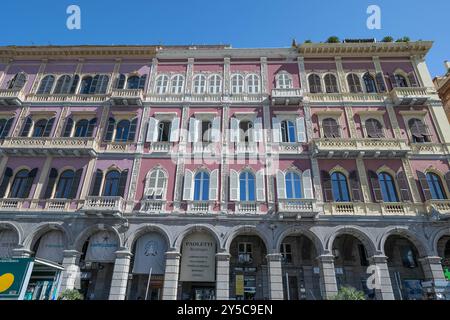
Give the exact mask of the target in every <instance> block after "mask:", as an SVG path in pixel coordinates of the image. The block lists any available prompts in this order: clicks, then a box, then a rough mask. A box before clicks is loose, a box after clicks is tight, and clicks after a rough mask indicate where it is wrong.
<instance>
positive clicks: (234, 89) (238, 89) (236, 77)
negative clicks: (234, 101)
mask: <svg viewBox="0 0 450 320" xmlns="http://www.w3.org/2000/svg"><path fill="white" fill-rule="evenodd" d="M231 93H232V94H241V93H244V77H243V76H242V75H240V74H233V75H232V76H231Z"/></svg>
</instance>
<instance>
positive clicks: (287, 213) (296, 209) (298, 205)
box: [278, 199, 319, 220]
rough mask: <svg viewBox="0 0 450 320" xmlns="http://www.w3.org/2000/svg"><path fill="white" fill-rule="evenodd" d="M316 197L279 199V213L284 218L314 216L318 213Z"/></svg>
mask: <svg viewBox="0 0 450 320" xmlns="http://www.w3.org/2000/svg"><path fill="white" fill-rule="evenodd" d="M318 213H319V212H318V210H317V208H316V200H315V199H283V200H278V215H279V217H280V219H284V218H292V217H294V218H296V219H297V220H298V219H301V218H312V217H316V216H317V215H318Z"/></svg>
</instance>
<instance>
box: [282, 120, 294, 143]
mask: <svg viewBox="0 0 450 320" xmlns="http://www.w3.org/2000/svg"><path fill="white" fill-rule="evenodd" d="M280 127H281V141H282V142H295V124H294V122H293V121H290V120H283V121H281V122H280Z"/></svg>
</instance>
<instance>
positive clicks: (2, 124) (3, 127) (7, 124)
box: [0, 118, 14, 139]
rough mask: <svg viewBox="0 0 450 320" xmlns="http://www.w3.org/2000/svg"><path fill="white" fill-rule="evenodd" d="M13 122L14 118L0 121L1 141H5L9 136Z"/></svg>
mask: <svg viewBox="0 0 450 320" xmlns="http://www.w3.org/2000/svg"><path fill="white" fill-rule="evenodd" d="M13 121H14V118H9V119H8V120H6V119H0V139H5V138H6V137H7V136H8V134H9V131H10V130H11V126H12V123H13Z"/></svg>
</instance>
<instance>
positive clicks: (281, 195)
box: [277, 170, 286, 199]
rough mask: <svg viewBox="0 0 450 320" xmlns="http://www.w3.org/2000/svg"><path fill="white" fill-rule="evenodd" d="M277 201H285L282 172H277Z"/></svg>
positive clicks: (284, 182) (283, 175) (284, 181)
mask: <svg viewBox="0 0 450 320" xmlns="http://www.w3.org/2000/svg"><path fill="white" fill-rule="evenodd" d="M277 195H278V199H286V176H285V174H284V172H283V171H281V170H277Z"/></svg>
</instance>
